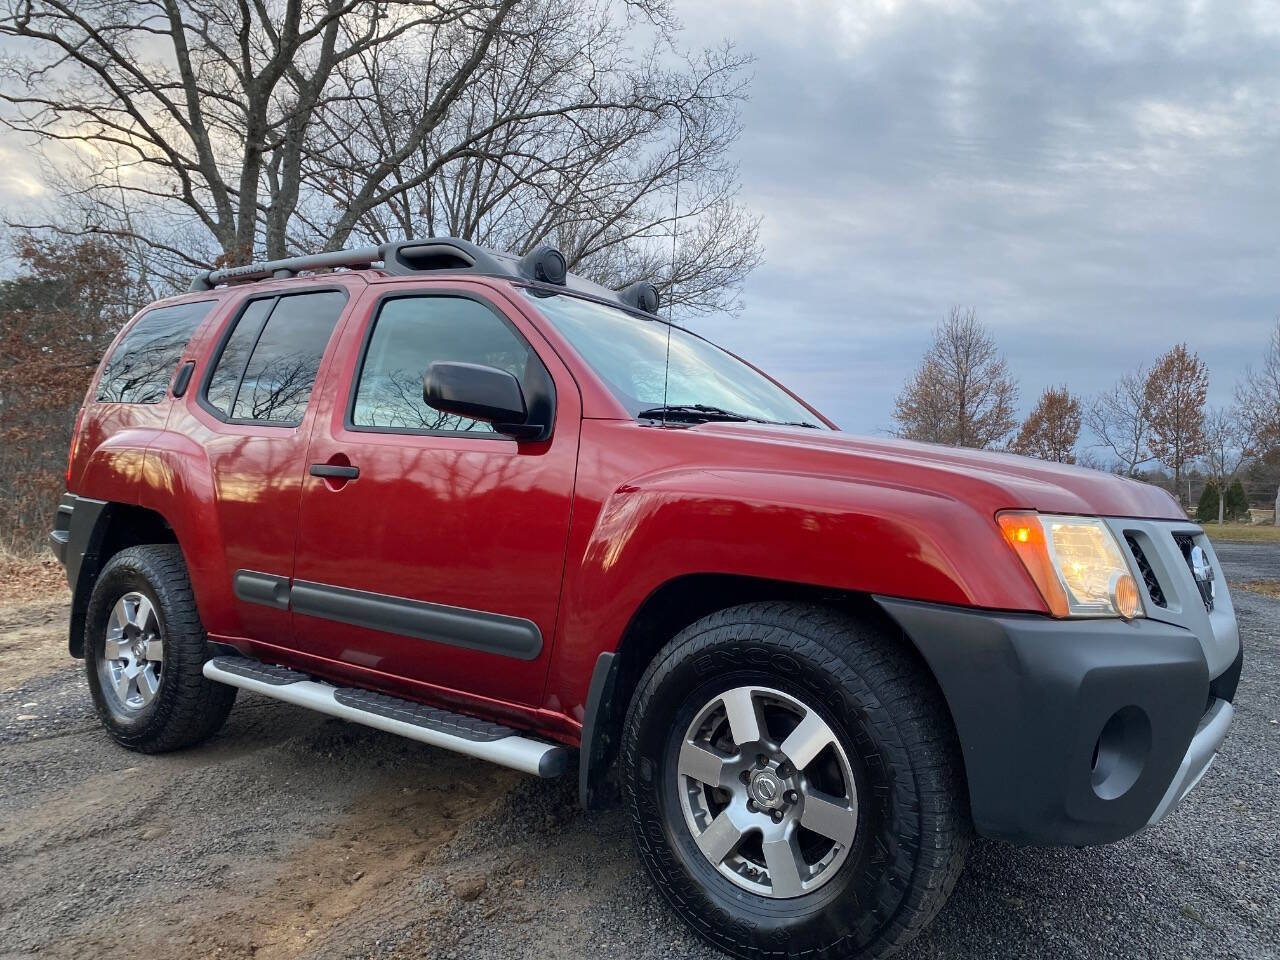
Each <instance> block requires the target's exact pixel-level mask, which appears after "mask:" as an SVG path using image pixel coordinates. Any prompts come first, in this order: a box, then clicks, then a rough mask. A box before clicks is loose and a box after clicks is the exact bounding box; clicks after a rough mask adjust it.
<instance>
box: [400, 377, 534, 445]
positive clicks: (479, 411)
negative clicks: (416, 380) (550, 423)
mask: <svg viewBox="0 0 1280 960" xmlns="http://www.w3.org/2000/svg"><path fill="white" fill-rule="evenodd" d="M422 399H423V400H424V401H426V403H427V405H428V406H430V407H434V408H435V409H436V410H439V411H441V412H443V413H452V414H454V415H455V416H459V417H465V418H467V419H468V420H480V421H482V422H484V423H491V424H493V428H494V430H496V431H497V432H498V433H505V434H507V435H508V436H512V437H516V438H517V439H520V440H533V439H540V438H542V436H543V435H544V433H545V427H544V426H543V425H542V424H535V423H529V410H528V407H527V406H526V405H525V402H524V391H523V390H521V389H520V381H519V380H517V379H516V378H515V377H513V376H512V375H511V374H509V373H507V371H505V370H499V369H498V368H497V367H485V366H481V365H480V364H478V363H447V362H437V363H433V364H431V366H429V367H427V375H426V377H425V378H424V379H423V381H422Z"/></svg>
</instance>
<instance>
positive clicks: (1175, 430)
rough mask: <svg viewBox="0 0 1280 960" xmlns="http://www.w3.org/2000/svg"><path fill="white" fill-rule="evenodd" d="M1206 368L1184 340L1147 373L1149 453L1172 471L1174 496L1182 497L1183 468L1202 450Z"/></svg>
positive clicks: (1207, 382)
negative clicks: (1149, 429) (1149, 424)
mask: <svg viewBox="0 0 1280 960" xmlns="http://www.w3.org/2000/svg"><path fill="white" fill-rule="evenodd" d="M1208 391H1209V369H1208V367H1207V366H1205V363H1204V361H1203V360H1201V359H1200V358H1199V357H1198V356H1197V355H1196V354H1195V353H1193V352H1192V351H1190V350H1188V349H1187V345H1186V344H1185V343H1180V344H1178V345H1177V346H1176V347H1173V348H1171V349H1170V350H1169V351H1168V352H1167V353H1166V354H1165V355H1164V356H1162V357H1161V358H1160V359H1159V360H1157V361H1156V364H1155V366H1154V367H1152V368H1151V372H1150V373H1149V374H1148V375H1147V389H1146V399H1147V406H1148V408H1149V413H1150V417H1151V434H1150V437H1151V439H1150V444H1151V452H1152V454H1153V455H1154V456H1155V458H1156V459H1157V460H1159V461H1160V462H1161V463H1163V464H1164V465H1165V466H1166V467H1168V468H1169V469H1170V470H1172V471H1173V489H1174V495H1175V496H1177V497H1178V498H1181V497H1182V490H1181V480H1182V470H1183V467H1185V466H1186V465H1187V464H1188V463H1189V462H1190V461H1192V460H1194V459H1195V458H1196V457H1198V456H1200V455H1201V454H1202V453H1204V403H1205V397H1206V395H1207V394H1208Z"/></svg>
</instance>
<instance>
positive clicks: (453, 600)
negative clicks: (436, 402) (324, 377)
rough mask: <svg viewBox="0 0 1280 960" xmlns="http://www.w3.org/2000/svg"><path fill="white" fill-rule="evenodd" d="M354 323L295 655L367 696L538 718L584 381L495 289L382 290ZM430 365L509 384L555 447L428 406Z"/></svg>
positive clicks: (316, 491) (343, 350)
mask: <svg viewBox="0 0 1280 960" xmlns="http://www.w3.org/2000/svg"><path fill="white" fill-rule="evenodd" d="M357 309H358V317H359V322H352V323H350V324H348V325H347V326H346V328H345V329H344V332H343V342H342V343H341V345H340V348H339V354H338V356H337V358H336V359H335V362H334V364H333V366H332V374H331V377H330V379H329V381H328V382H327V387H326V390H325V398H324V403H325V404H326V405H327V408H325V409H322V410H321V411H320V414H319V419H318V420H317V422H316V426H315V429H314V431H313V433H312V438H311V444H310V448H309V451H308V453H307V457H306V459H307V462H308V464H309V465H310V467H309V474H308V476H306V477H305V478H304V481H303V490H302V501H301V515H300V524H299V535H298V549H297V556H296V563H295V568H294V583H293V588H292V594H291V596H292V605H293V610H294V625H295V629H296V631H297V635H298V644H299V647H300V649H301V650H304V651H306V652H307V653H309V654H312V655H314V656H317V657H323V658H325V659H326V660H329V661H333V662H336V663H337V664H339V665H341V670H342V672H344V673H346V674H347V675H349V676H351V677H352V679H354V680H355V681H356V682H363V683H366V684H371V685H375V686H383V687H387V688H401V689H407V690H408V691H409V692H416V693H419V694H421V693H430V694H432V695H434V696H435V697H436V698H437V699H443V700H445V701H449V700H455V701H459V702H461V703H466V702H467V701H472V700H474V699H475V698H476V697H484V698H487V699H490V700H501V701H508V702H513V703H518V704H525V705H534V704H536V703H537V702H538V700H539V698H540V695H541V691H542V684H543V679H544V677H545V673H546V662H547V656H548V653H549V650H550V646H551V639H552V636H553V633H554V630H555V622H556V612H557V606H558V601H559V594H560V583H561V576H562V572H563V567H564V555H565V546H566V540H567V537H568V531H569V509H570V502H571V498H572V494H573V480H574V471H575V469H576V461H577V448H578V428H579V422H580V417H581V404H580V400H579V397H578V392H577V388H576V386H575V385H574V383H573V379H572V377H571V376H570V375H569V373H568V371H567V369H566V368H565V367H564V366H563V365H562V364H561V363H560V361H559V359H558V358H557V357H556V356H555V355H554V353H553V352H552V351H551V350H550V348H549V347H547V345H546V343H545V342H544V341H542V340H541V337H540V336H539V335H538V334H537V332H536V330H535V329H534V328H533V327H532V325H531V324H530V323H529V321H528V319H527V318H526V317H525V316H524V315H523V314H522V313H521V311H520V309H519V308H518V307H517V305H516V304H515V303H514V302H513V301H512V300H511V299H509V298H508V297H506V296H505V295H504V294H501V293H499V292H497V291H496V290H495V289H493V288H491V287H489V286H488V285H484V284H478V283H467V282H464V281H436V282H434V283H429V282H424V283H420V284H403V283H397V284H393V285H392V284H386V285H381V286H380V287H379V286H371V287H370V289H369V291H368V292H367V293H366V295H365V298H364V299H363V300H362V301H361V304H360V305H359V307H358V308H357ZM433 361H460V362H467V363H478V364H485V365H488V366H497V367H501V368H503V369H506V370H508V371H509V372H511V373H512V374H514V375H515V376H516V377H517V378H518V379H519V380H520V382H521V386H522V389H523V390H524V392H525V395H526V398H527V400H528V403H529V406H530V408H531V409H533V408H535V407H539V406H541V407H542V409H544V410H545V411H546V413H547V415H548V416H551V417H553V423H554V429H553V432H552V435H551V438H550V439H549V440H547V441H543V442H538V443H530V442H517V441H516V440H513V439H510V438H508V437H504V436H501V435H499V434H497V433H495V432H493V430H492V429H491V428H490V427H489V426H488V425H486V424H482V423H477V422H475V421H466V420H462V419H459V418H458V417H454V416H448V415H444V414H441V413H439V412H438V411H436V410H433V409H432V408H430V407H428V406H427V405H426V404H425V403H424V402H423V400H422V381H423V376H424V374H425V372H426V369H427V367H428V365H429V364H431V363H432V362H433ZM334 468H338V469H336V470H335V469H334ZM422 685H430V687H431V688H432V689H431V690H430V691H427V690H424V689H422Z"/></svg>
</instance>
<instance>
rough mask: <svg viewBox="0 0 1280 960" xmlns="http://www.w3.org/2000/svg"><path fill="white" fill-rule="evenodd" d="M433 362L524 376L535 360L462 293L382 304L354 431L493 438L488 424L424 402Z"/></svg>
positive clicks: (355, 406)
mask: <svg viewBox="0 0 1280 960" xmlns="http://www.w3.org/2000/svg"><path fill="white" fill-rule="evenodd" d="M436 361H452V362H459V363H476V364H482V365H484V366H489V367H498V368H499V369H501V370H506V371H507V372H508V373H510V374H513V375H514V376H515V377H516V379H517V380H519V381H521V386H522V387H524V388H525V390H526V391H527V390H528V386H527V384H526V374H527V371H528V369H529V366H530V364H531V363H534V364H536V363H537V362H538V361H537V360H536V358H535V357H534V355H533V351H532V350H531V349H530V347H529V346H528V344H526V343H525V342H524V340H523V339H521V338H520V336H519V335H518V334H517V333H516V332H515V331H514V330H512V329H511V327H510V326H508V324H507V322H506V321H505V320H503V319H502V318H501V317H500V316H499V315H498V314H497V313H495V312H494V311H493V310H491V309H490V308H489V307H487V306H485V305H484V304H483V303H480V302H479V301H477V300H471V299H468V298H466V297H458V296H410V297H396V298H394V299H389V300H385V301H383V303H382V305H381V308H380V309H379V310H378V315H377V316H376V317H375V318H374V320H373V328H372V330H371V331H370V333H369V335H368V337H367V341H366V346H365V353H364V360H363V362H362V364H361V366H360V373H359V375H358V378H357V382H356V391H355V399H354V402H353V403H352V407H351V416H350V420H351V426H352V427H353V428H354V429H356V430H359V429H362V428H363V429H366V430H370V429H372V430H378V431H381V432H391V433H469V434H490V435H493V434H494V430H493V427H492V426H491V425H490V424H487V423H482V422H480V421H478V420H468V419H466V418H464V417H459V416H456V415H454V414H449V413H442V412H441V411H439V410H436V409H435V408H433V407H430V406H428V405H427V404H426V402H425V401H424V400H423V399H422V381H423V377H424V376H425V375H426V372H427V367H429V366H430V365H431V364H432V363H435V362H436Z"/></svg>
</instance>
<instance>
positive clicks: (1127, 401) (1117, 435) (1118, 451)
mask: <svg viewBox="0 0 1280 960" xmlns="http://www.w3.org/2000/svg"><path fill="white" fill-rule="evenodd" d="M1085 424H1086V425H1087V426H1088V427H1089V430H1090V432H1092V433H1093V435H1094V436H1095V437H1097V438H1098V440H1099V442H1100V443H1099V445H1100V446H1103V447H1106V448H1107V449H1108V450H1110V451H1111V452H1112V453H1113V454H1115V456H1116V459H1117V460H1118V461H1119V467H1120V472H1121V473H1122V474H1123V475H1124V476H1126V477H1133V476H1137V473H1138V467H1140V466H1142V465H1143V464H1144V463H1149V462H1150V461H1151V459H1152V456H1151V450H1150V448H1149V447H1148V446H1147V441H1148V438H1149V436H1150V433H1151V405H1150V404H1149V403H1148V402H1147V372H1146V371H1145V370H1144V369H1143V368H1142V367H1138V368H1137V369H1136V370H1132V371H1130V372H1129V373H1126V374H1125V375H1124V376H1123V377H1121V378H1120V379H1119V380H1118V381H1116V384H1115V386H1113V387H1112V388H1111V389H1110V390H1107V391H1105V392H1103V393H1100V394H1098V395H1097V396H1096V397H1094V398H1093V401H1092V402H1091V403H1090V404H1089V407H1088V409H1087V410H1086V411H1085Z"/></svg>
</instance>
